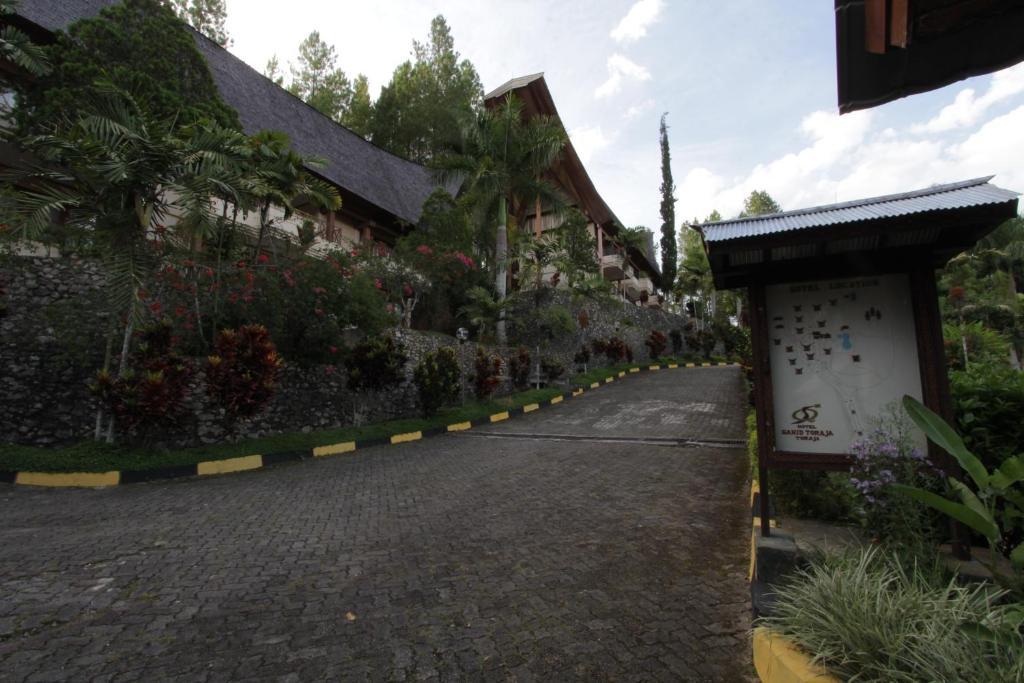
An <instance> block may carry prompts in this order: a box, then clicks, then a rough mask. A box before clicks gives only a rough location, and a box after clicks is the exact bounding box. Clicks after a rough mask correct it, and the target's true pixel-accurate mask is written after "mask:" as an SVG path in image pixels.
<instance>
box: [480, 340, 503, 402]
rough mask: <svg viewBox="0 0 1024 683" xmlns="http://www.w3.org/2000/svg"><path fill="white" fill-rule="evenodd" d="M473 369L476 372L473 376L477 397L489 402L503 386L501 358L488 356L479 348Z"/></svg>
mask: <svg viewBox="0 0 1024 683" xmlns="http://www.w3.org/2000/svg"><path fill="white" fill-rule="evenodd" d="M473 368H474V370H475V371H476V374H475V375H474V376H473V389H474V392H475V393H476V397H477V398H478V399H480V400H481V401H484V400H487V399H488V398H490V396H491V394H493V393H494V392H495V390H496V389H497V388H498V385H500V384H501V358H500V357H499V356H493V355H490V354H487V353H485V352H484V350H483V349H482V348H479V347H477V350H476V359H475V360H474V361H473Z"/></svg>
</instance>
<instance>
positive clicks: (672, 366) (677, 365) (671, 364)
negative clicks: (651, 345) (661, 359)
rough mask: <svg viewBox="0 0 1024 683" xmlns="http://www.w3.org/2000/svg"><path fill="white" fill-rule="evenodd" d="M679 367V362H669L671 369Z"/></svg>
mask: <svg viewBox="0 0 1024 683" xmlns="http://www.w3.org/2000/svg"><path fill="white" fill-rule="evenodd" d="M678 367H679V363H669V364H668V369H669V370H675V369H676V368H678Z"/></svg>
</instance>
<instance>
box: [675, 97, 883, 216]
mask: <svg viewBox="0 0 1024 683" xmlns="http://www.w3.org/2000/svg"><path fill="white" fill-rule="evenodd" d="M871 119H872V114H871V112H855V113H853V114H848V115H846V116H839V115H838V114H834V113H831V112H824V111H816V112H813V113H811V114H809V115H807V116H805V117H804V119H803V121H801V122H800V131H801V132H802V133H804V135H806V136H807V137H808V138H809V139H810V140H811V144H809V145H808V146H807V147H804V148H803V149H801V150H800V151H798V152H791V153H789V154H786V155H785V156H782V157H779V158H778V159H775V160H773V161H770V162H768V163H764V164H758V165H757V166H755V167H754V169H753V170H752V171H751V172H750V173H749V174H748V175H747V176H746V177H745V178H741V179H738V180H734V181H732V182H730V181H728V180H727V179H725V178H721V177H719V176H717V175H716V174H714V173H712V172H711V171H710V170H708V169H704V168H697V169H694V170H692V171H690V172H689V173H688V174H687V175H686V177H685V178H684V179H683V182H682V184H681V185H680V186H679V192H678V196H679V202H680V205H681V207H682V209H683V210H682V211H681V213H682V215H684V216H700V217H703V216H706V215H707V214H709V213H710V212H711V211H712V210H713V209H717V210H718V211H720V212H721V213H722V215H723V216H733V215H735V214H737V213H739V211H740V209H742V208H743V200H744V199H745V198H746V197H747V195H749V194H750V193H751V192H752V191H753V190H767V191H768V193H769V194H770V195H772V197H774V198H775V200H776V201H778V202H779V203H780V204H781V205H782V206H783V207H785V208H796V207H798V206H808V205H811V204H815V203H822V201H820V200H822V199H823V198H826V199H825V201H833V195H834V193H835V183H834V182H832V181H830V180H829V179H828V170H829V169H830V168H832V167H833V166H835V165H836V164H838V163H842V162H843V161H844V160H846V159H848V158H849V157H850V155H851V153H853V152H854V151H855V150H856V149H857V147H858V146H859V145H861V143H862V142H863V141H864V138H865V136H866V135H867V133H868V130H869V128H870V126H871Z"/></svg>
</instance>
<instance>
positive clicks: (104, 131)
mask: <svg viewBox="0 0 1024 683" xmlns="http://www.w3.org/2000/svg"><path fill="white" fill-rule="evenodd" d="M25 151H26V152H28V153H29V154H30V155H31V157H33V158H36V159H39V160H41V164H40V165H39V166H38V167H31V166H29V167H25V168H19V169H17V170H16V172H15V173H13V174H12V175H13V176H14V177H13V178H12V180H14V181H15V182H14V183H12V184H11V185H10V186H9V188H8V189H9V191H10V193H11V195H12V199H13V206H12V208H11V215H10V216H9V217H8V219H7V223H8V225H10V226H11V227H10V228H9V229H8V230H6V231H5V232H6V233H8V234H9V235H10V236H11V237H13V238H14V239H24V240H41V239H45V238H46V234H47V230H48V228H49V227H50V225H51V223H52V221H53V217H54V216H57V215H59V216H61V220H62V222H63V223H64V225H65V226H66V227H67V228H68V229H70V230H74V231H77V232H79V233H80V234H81V235H82V238H83V240H86V241H88V242H90V243H91V244H92V245H93V246H94V247H95V248H94V251H95V252H96V253H99V254H101V255H102V256H103V258H104V259H105V260H106V270H107V273H108V274H109V288H110V292H109V297H108V300H109V302H110V303H111V308H112V311H111V312H112V313H114V315H113V316H111V320H112V321H117V320H123V321H124V330H123V335H122V341H121V352H120V359H121V361H120V365H119V369H118V372H119V376H123V375H124V373H125V372H127V370H128V357H129V353H130V346H131V341H132V330H133V328H134V327H135V325H136V324H137V323H138V322H139V321H140V320H141V315H142V308H143V296H142V288H143V284H144V282H145V281H146V279H147V276H148V275H149V274H151V273H152V272H153V270H154V268H155V267H156V266H157V264H158V263H159V250H158V249H157V248H155V247H163V246H167V245H170V246H173V245H175V244H181V243H189V242H192V241H193V239H192V238H193V237H194V236H196V235H198V236H205V235H208V234H211V233H212V231H213V229H214V226H215V225H216V222H217V217H216V216H215V215H214V214H213V213H212V207H211V203H210V201H209V198H210V197H211V196H215V195H218V194H219V195H224V194H235V193H237V192H238V189H237V186H238V184H239V181H240V175H239V169H240V168H241V160H242V159H243V158H244V155H245V151H244V138H243V136H242V135H241V134H240V133H237V132H236V131H233V130H230V129H225V128H221V127H218V126H216V125H214V124H211V125H208V126H193V127H190V128H187V129H183V130H177V131H176V130H175V129H174V124H173V120H171V121H168V120H163V121H162V120H159V119H155V118H153V117H152V116H151V115H149V114H148V113H147V112H146V111H144V110H143V109H142V108H141V107H140V106H139V105H138V104H137V103H136V102H135V100H134V99H133V98H132V97H130V96H129V95H127V94H125V93H124V92H123V91H119V90H117V89H115V88H113V87H112V86H101V87H99V88H98V89H97V91H96V100H95V101H94V102H93V103H92V104H91V106H90V108H89V110H83V112H82V114H81V115H80V117H79V118H78V119H77V120H75V121H74V122H73V123H71V124H70V125H68V126H66V127H63V128H60V129H58V130H57V131H56V132H55V133H53V134H47V135H40V136H35V137H31V138H27V139H26V140H25ZM172 219H176V222H175V223H174V224H173V227H172V228H170V229H168V228H166V227H165V226H166V225H167V224H168V223H170V222H171V220H172ZM114 334H115V330H114V328H113V326H111V328H110V336H109V337H108V342H107V354H106V361H105V363H104V371H106V370H108V369H109V365H110V357H111V349H112V345H113V336H114ZM101 426H102V414H100V415H99V416H98V417H97V425H96V434H97V438H99V436H100V434H101ZM112 434H113V419H111V422H110V424H109V425H108V427H107V435H108V437H107V438H108V440H110V439H112Z"/></svg>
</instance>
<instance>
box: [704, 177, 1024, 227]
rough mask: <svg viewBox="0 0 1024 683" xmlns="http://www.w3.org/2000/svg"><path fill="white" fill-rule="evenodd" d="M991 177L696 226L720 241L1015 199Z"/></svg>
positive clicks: (1015, 195) (1015, 194)
mask: <svg viewBox="0 0 1024 683" xmlns="http://www.w3.org/2000/svg"><path fill="white" fill-rule="evenodd" d="M992 177H993V176H986V177H984V178H974V179H973V180H963V181H960V182H958V183H948V184H946V185H933V186H932V187H929V188H926V189H923V190H914V191H913V192H903V193H901V194H890V195H885V196H882V197H871V198H869V199H858V200H856V201H852V202H842V203H840V204H828V205H826V206H815V207H812V208H809V209H798V210H796V211H785V212H782V213H772V214H765V215H763V216H751V217H749V218H736V219H733V220H728V221H719V222H717V223H705V224H703V225H695V226H693V227H695V228H698V229H699V230H700V231H701V232H703V233H704V240H705V241H706V242H722V241H726V240H734V239H740V238H744V237H757V236H760V235H771V234H774V233H779V232H788V231H790V230H806V229H809V228H822V227H827V226H831V225H839V224H846V223H857V222H860V221H872V220H879V219H884V218H895V217H898V216H909V215H912V214H919V213H926V212H929V211H942V210H946V209H960V208H965V207H969V206H983V205H986V204H1003V203H1005V202H1010V201H1014V200H1016V199H1017V197H1018V196H1019V195H1018V193H1017V192H1011V191H1010V190H1004V189H1003V188H1001V187H996V186H995V185H991V184H989V182H988V181H990V180H991V179H992Z"/></svg>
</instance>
